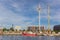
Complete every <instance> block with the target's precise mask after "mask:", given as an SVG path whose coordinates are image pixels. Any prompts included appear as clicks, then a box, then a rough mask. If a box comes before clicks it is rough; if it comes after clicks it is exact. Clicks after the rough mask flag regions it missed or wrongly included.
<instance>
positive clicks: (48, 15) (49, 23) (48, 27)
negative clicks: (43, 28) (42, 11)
mask: <svg viewBox="0 0 60 40" xmlns="http://www.w3.org/2000/svg"><path fill="white" fill-rule="evenodd" d="M48 30H50V7H49V5H48Z"/></svg>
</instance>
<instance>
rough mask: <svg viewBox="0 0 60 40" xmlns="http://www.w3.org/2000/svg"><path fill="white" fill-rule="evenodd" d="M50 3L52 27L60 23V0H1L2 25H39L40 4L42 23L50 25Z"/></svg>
mask: <svg viewBox="0 0 60 40" xmlns="http://www.w3.org/2000/svg"><path fill="white" fill-rule="evenodd" d="M48 4H49V7H50V28H51V29H53V26H54V25H59V24H60V0H0V26H1V27H6V28H10V27H12V24H14V27H15V26H20V27H21V28H22V29H25V28H27V27H28V26H30V25H38V15H39V14H38V11H37V7H38V5H40V6H41V13H40V25H44V26H45V28H47V27H48V17H47V16H48V9H47V7H48Z"/></svg>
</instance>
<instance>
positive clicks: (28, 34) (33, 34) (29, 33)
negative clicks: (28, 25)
mask: <svg viewBox="0 0 60 40" xmlns="http://www.w3.org/2000/svg"><path fill="white" fill-rule="evenodd" d="M37 9H38V13H39V20H38V21H39V30H40V5H39V6H38V8H37ZM22 35H23V36H37V34H36V33H33V32H31V31H29V32H23V33H22Z"/></svg>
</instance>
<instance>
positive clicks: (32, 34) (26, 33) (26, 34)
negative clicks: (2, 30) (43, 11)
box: [22, 31, 37, 36]
mask: <svg viewBox="0 0 60 40" xmlns="http://www.w3.org/2000/svg"><path fill="white" fill-rule="evenodd" d="M22 35H23V36H37V35H36V33H33V32H31V31H30V32H23V33H22Z"/></svg>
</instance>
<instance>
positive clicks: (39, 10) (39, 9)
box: [37, 4, 41, 31]
mask: <svg viewBox="0 0 60 40" xmlns="http://www.w3.org/2000/svg"><path fill="white" fill-rule="evenodd" d="M37 9H38V13H39V16H38V22H39V24H38V25H39V31H40V12H41V8H40V4H39V5H38V8H37Z"/></svg>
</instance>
